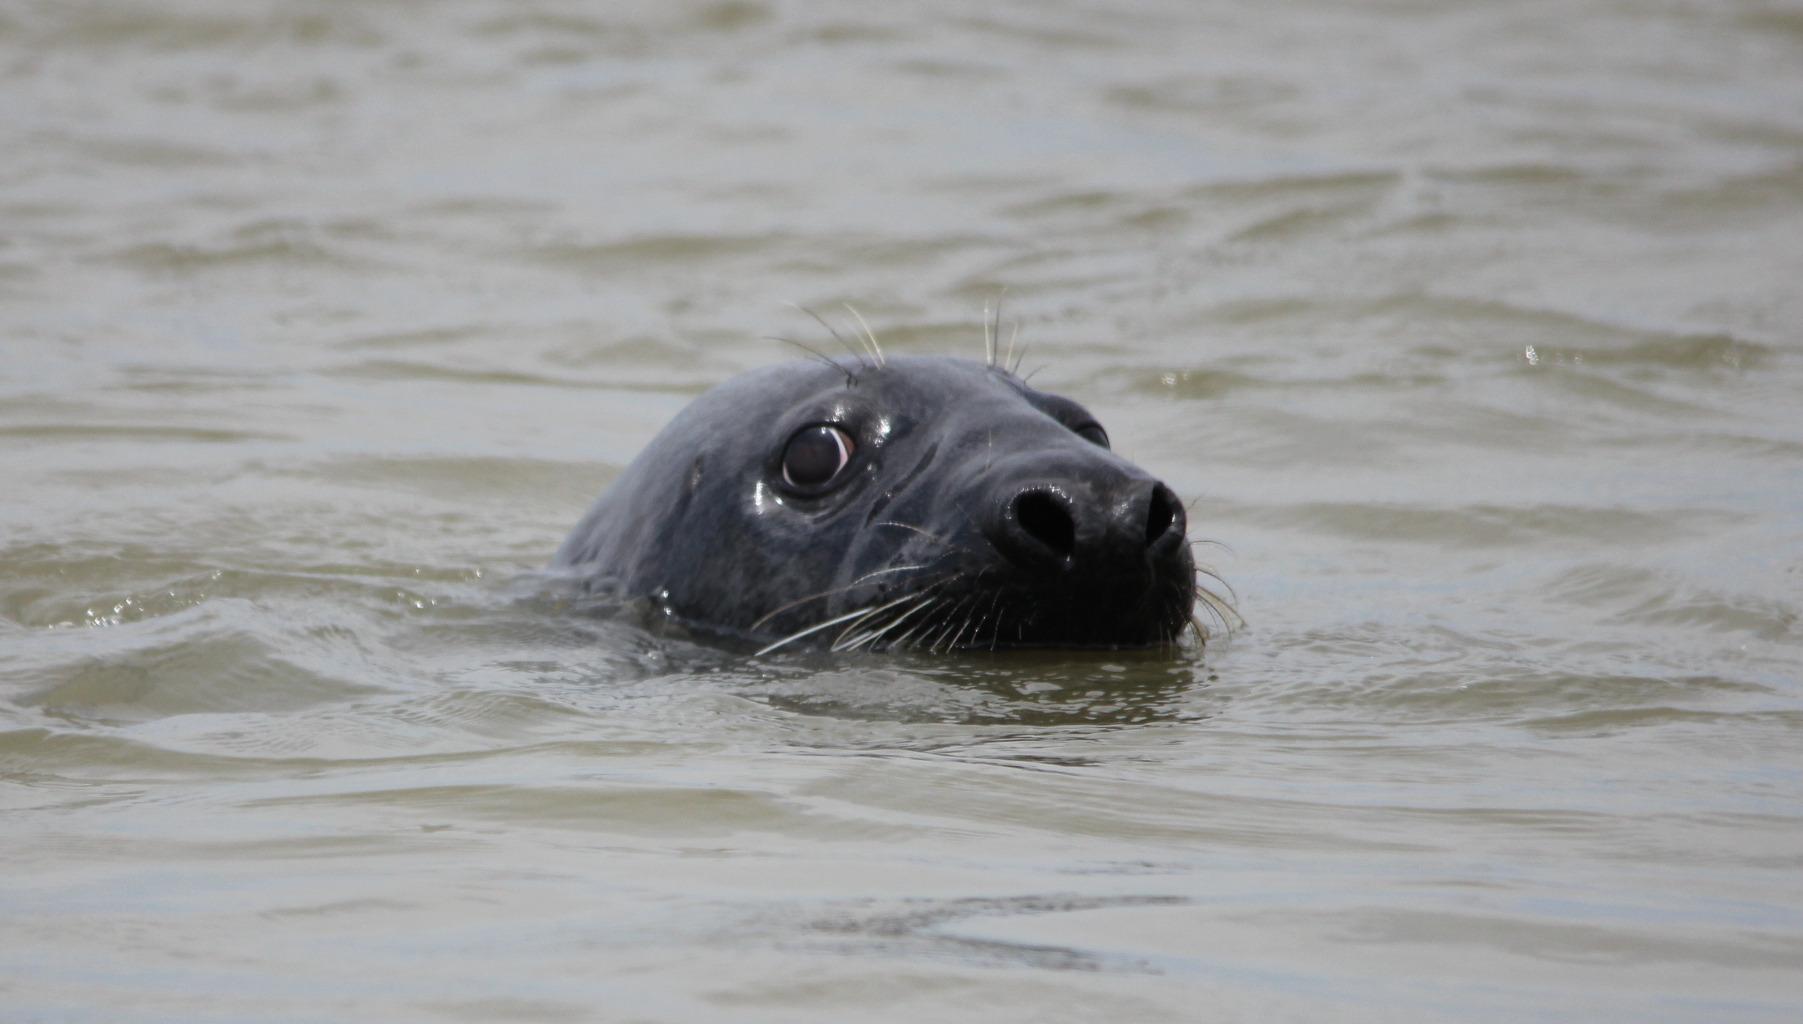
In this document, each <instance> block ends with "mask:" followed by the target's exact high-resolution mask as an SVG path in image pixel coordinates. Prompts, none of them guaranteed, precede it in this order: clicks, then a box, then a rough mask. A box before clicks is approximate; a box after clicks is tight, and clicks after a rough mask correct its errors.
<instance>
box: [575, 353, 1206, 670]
mask: <svg viewBox="0 0 1803 1024" xmlns="http://www.w3.org/2000/svg"><path fill="white" fill-rule="evenodd" d="M1187 525H1188V524H1187V521H1186V516H1185V510H1184V507H1183V504H1182V502H1180V501H1179V500H1178V499H1177V496H1176V495H1175V494H1174V493H1172V491H1171V489H1170V488H1168V487H1166V486H1165V485H1164V484H1163V483H1162V482H1160V481H1159V480H1157V479H1156V478H1154V477H1153V476H1151V475H1150V474H1148V473H1147V472H1145V471H1144V470H1142V469H1140V468H1139V467H1138V466H1136V465H1134V464H1133V463H1131V462H1128V461H1127V460H1126V459H1123V458H1121V457H1120V456H1119V455H1117V454H1115V453H1114V452H1113V451H1112V450H1110V448H1109V446H1108V437H1107V434H1106V433H1105V432H1104V431H1103V430H1102V428H1101V427H1100V425H1098V424H1097V423H1096V421H1095V419H1094V417H1092V416H1091V415H1090V414H1089V413H1088V412H1087V411H1086V410H1084V409H1083V408H1082V407H1081V406H1079V405H1077V404H1076V403H1075V402H1072V401H1070V400H1069V399H1067V398H1062V397H1060V396H1057V395H1053V394H1049V393H1047V392H1043V391H1038V390H1036V389H1033V388H1031V387H1029V386H1028V385H1027V384H1026V383H1025V382H1024V381H1022V380H1020V379H1019V378H1017V377H1015V376H1014V375H1013V374H1012V373H1009V372H1007V371H1006V370H1003V369H1001V368H1000V367H997V366H994V365H989V364H984V363H976V362H971V361H967V360H958V359H942V358H911V359H890V360H888V361H887V362H886V363H883V364H880V365H875V366H871V365H866V366H863V367H861V368H860V369H859V370H858V371H857V372H855V373H854V372H851V371H849V370H841V371H840V373H839V374H835V373H834V372H833V371H832V369H822V368H820V367H817V366H811V365H807V364H802V365H791V366H787V367H779V368H771V369H769V370H764V371H755V372H754V373H752V374H748V375H746V376H744V377H741V378H736V379H735V380H733V381H730V382H728V383H727V384H725V385H722V386H721V387H720V388H717V389H715V390H714V391H712V392H709V394H707V395H705V396H703V397H702V398H700V399H697V400H696V401H695V402H694V403H692V404H691V405H690V406H689V408H688V409H686V410H684V412H683V413H682V414H681V415H680V416H678V417H677V419H676V421H674V422H673V423H672V424H671V425H670V426H669V427H667V428H665V430H664V431H663V432H662V433H660V434H659V435H658V437H657V438H656V439H654V440H653V442H652V443H651V445H650V446H648V447H647V448H646V450H645V451H644V452H643V453H641V454H640V455H639V457H638V458H637V459H635V460H634V461H633V463H632V465H631V466H629V467H627V470H626V471H625V473H623V474H622V475H621V476H620V478H619V479H618V480H616V481H615V483H614V485H613V486H612V487H611V488H610V489H609V490H608V491H607V492H606V493H604V494H603V495H602V497H601V499H600V500H599V501H597V502H596V504H595V507H594V508H593V509H591V510H590V512H589V514H588V516H587V517H585V518H584V520H583V521H582V523H581V524H579V525H578V526H577V528H576V530H575V532H573V533H572V534H571V536H570V538H569V539H568V540H567V541H565V543H564V546H563V548H562V549H561V550H560V551H559V553H558V556H557V559H556V560H555V563H554V564H556V565H559V566H561V567H564V568H566V569H568V570H570V571H572V572H574V573H575V574H577V575H579V576H583V577H586V578H589V579H591V580H593V581H595V582H596V585H597V586H599V585H601V583H602V581H605V583H606V585H607V586H608V588H609V589H610V590H612V591H613V592H615V593H618V594H621V595H623V596H626V597H638V596H649V595H651V594H653V593H657V594H658V597H659V603H660V606H662V607H663V608H665V609H667V610H668V612H669V614H670V615H671V616H672V617H673V618H676V619H678V620H680V621H683V622H685V623H687V624H688V625H690V626H693V627H696V628H699V629H702V630H705V631H710V632H714V633H718V634H722V635H727V636H736V637H742V638H746V639H749V640H752V641H753V642H756V643H758V644H759V645H760V648H759V649H760V651H772V650H777V649H780V648H787V647H790V646H801V645H806V646H823V647H828V648H831V649H833V650H926V651H941V650H956V649H979V648H982V649H988V648H1005V647H1098V648H1127V647H1157V646H1167V645H1171V644H1174V643H1176V642H1177V640H1178V639H1179V638H1180V637H1181V636H1182V635H1183V633H1184V631H1185V630H1186V629H1188V628H1190V626H1191V625H1192V621H1193V620H1192V618H1191V616H1192V612H1193V611H1194V606H1195V602H1196V600H1197V599H1198V595H1200V596H1201V598H1202V599H1203V600H1205V601H1209V597H1208V594H1207V592H1206V591H1204V590H1201V589H1200V588H1198V587H1197V586H1196V582H1195V577H1196V568H1195V564H1194V561H1193V560H1192V558H1191V555H1190V551H1189V545H1188V543H1187V541H1186V531H1187ZM1209 603H1210V604H1211V606H1212V605H1214V602H1213V601H1209ZM1197 633H1198V636H1200V635H1201V631H1200V629H1199V628H1198V630H1197Z"/></svg>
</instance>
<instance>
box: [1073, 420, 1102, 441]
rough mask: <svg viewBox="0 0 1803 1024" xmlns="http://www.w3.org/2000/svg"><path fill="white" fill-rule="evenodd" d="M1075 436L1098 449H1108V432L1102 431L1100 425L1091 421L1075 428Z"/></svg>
mask: <svg viewBox="0 0 1803 1024" xmlns="http://www.w3.org/2000/svg"><path fill="white" fill-rule="evenodd" d="M1076 431H1077V436H1078V437H1080V438H1082V439H1083V440H1085V441H1088V442H1089V443H1090V444H1093V445H1095V446H1096V447H1098V448H1106V447H1108V431H1106V430H1103V429H1102V425H1101V424H1100V423H1097V422H1095V421H1094V420H1091V421H1090V422H1088V423H1085V424H1083V425H1082V426H1080V427H1078V428H1076Z"/></svg>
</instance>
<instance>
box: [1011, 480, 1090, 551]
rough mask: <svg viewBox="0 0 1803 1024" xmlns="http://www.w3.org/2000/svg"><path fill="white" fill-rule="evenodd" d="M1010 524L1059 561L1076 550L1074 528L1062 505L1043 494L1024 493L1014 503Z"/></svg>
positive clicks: (1053, 498)
mask: <svg viewBox="0 0 1803 1024" xmlns="http://www.w3.org/2000/svg"><path fill="white" fill-rule="evenodd" d="M1014 521H1015V522H1017V523H1019V524H1020V528H1021V529H1022V530H1025V531H1026V532H1027V535H1028V536H1030V537H1032V538H1033V539H1034V540H1037V541H1039V542H1040V543H1041V544H1044V545H1045V546H1046V547H1048V548H1051V549H1052V551H1053V552H1054V553H1056V554H1057V555H1058V556H1059V557H1061V558H1068V557H1070V555H1071V553H1072V552H1073V551H1075V550H1076V548H1077V524H1076V523H1074V522H1072V521H1071V514H1070V510H1069V509H1066V508H1065V507H1064V503H1063V502H1061V501H1059V500H1058V499H1057V498H1055V497H1053V496H1052V495H1050V494H1048V493H1046V492H1045V491H1028V492H1026V493H1025V494H1022V495H1020V496H1019V497H1017V498H1015V499H1014Z"/></svg>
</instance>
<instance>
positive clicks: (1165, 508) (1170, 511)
mask: <svg viewBox="0 0 1803 1024" xmlns="http://www.w3.org/2000/svg"><path fill="white" fill-rule="evenodd" d="M1178 514H1179V506H1178V504H1177V496H1176V495H1175V494H1172V493H1171V491H1170V488H1168V487H1166V486H1165V485H1163V484H1159V485H1157V486H1155V487H1153V488H1152V500H1151V501H1150V502H1148V503H1147V507H1146V546H1147V547H1151V546H1152V545H1154V544H1156V543H1158V539H1159V538H1160V537H1163V536H1164V535H1165V534H1166V533H1167V532H1168V531H1169V530H1170V528H1171V524H1172V523H1175V522H1176V521H1177V516H1178Z"/></svg>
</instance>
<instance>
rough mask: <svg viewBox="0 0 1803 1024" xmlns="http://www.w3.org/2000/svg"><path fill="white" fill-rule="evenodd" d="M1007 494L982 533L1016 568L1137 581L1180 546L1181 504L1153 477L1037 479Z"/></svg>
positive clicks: (1182, 516)
mask: <svg viewBox="0 0 1803 1024" xmlns="http://www.w3.org/2000/svg"><path fill="white" fill-rule="evenodd" d="M1010 492H1011V496H1008V497H1006V498H1005V499H1004V500H1003V501H1002V502H1001V503H1000V506H1001V507H1000V509H999V512H998V514H997V515H996V517H995V519H994V520H993V521H992V522H991V523H990V524H989V529H987V530H986V531H985V532H986V533H987V534H988V536H989V539H990V542H991V543H992V544H994V545H995V547H996V549H997V550H998V551H1000V552H1001V553H1002V555H1003V556H1004V557H1006V558H1007V559H1008V561H1010V562H1012V563H1013V564H1015V565H1016V566H1018V567H1020V568H1022V569H1027V570H1031V571H1037V572H1045V571H1048V570H1053V571H1065V572H1070V571H1075V572H1077V573H1078V574H1079V575H1099V576H1128V577H1138V576H1143V575H1144V574H1145V573H1146V572H1147V571H1148V569H1149V568H1150V567H1151V565H1152V563H1153V562H1155V561H1157V560H1159V559H1160V558H1167V557H1169V556H1170V554H1171V553H1172V551H1173V550H1174V549H1175V548H1177V547H1179V546H1181V544H1182V542H1183V535H1184V525H1185V524H1184V514H1183V504H1182V502H1179V501H1178V500H1177V496H1176V495H1175V494H1173V493H1171V489H1170V488H1168V487H1166V486H1165V485H1164V484H1162V483H1159V482H1158V481H1156V480H1148V479H1144V478H1136V477H1128V478H1125V479H1122V480H1120V481H1119V482H1118V483H1116V484H1114V485H1113V486H1111V487H1105V488H1103V487H1097V486H1095V484H1094V481H1073V482H1071V483H1053V482H1044V481H1037V482H1033V483H1028V484H1025V485H1018V484H1017V485H1014V486H1011V487H1007V488H1005V489H1004V494H1009V493H1010Z"/></svg>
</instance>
